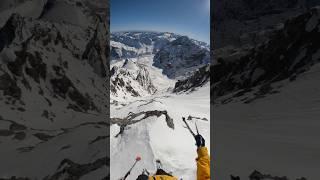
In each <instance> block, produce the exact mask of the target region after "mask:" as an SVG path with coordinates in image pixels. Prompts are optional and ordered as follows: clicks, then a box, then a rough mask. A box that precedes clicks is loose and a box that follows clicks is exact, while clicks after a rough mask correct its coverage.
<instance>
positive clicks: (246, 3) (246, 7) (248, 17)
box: [212, 0, 320, 48]
mask: <svg viewBox="0 0 320 180" xmlns="http://www.w3.org/2000/svg"><path fill="white" fill-rule="evenodd" d="M214 4H215V6H213V9H214V10H213V18H212V19H213V21H214V26H215V27H214V30H215V33H214V39H215V43H214V46H215V48H221V47H225V46H230V45H232V46H235V47H241V46H255V45H257V44H259V43H261V42H263V41H265V40H267V39H268V37H269V35H270V33H272V31H274V30H276V29H279V28H281V27H282V26H283V23H284V22H285V21H286V20H287V19H288V18H290V17H293V16H296V15H299V14H301V13H304V12H306V11H307V10H308V9H309V8H311V7H313V6H315V5H319V4H320V2H319V1H313V0H267V1H263V0H254V1H250V0H235V1H230V0H222V1H216V2H215V3H214Z"/></svg>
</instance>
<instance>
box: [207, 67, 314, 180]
mask: <svg viewBox="0 0 320 180" xmlns="http://www.w3.org/2000/svg"><path fill="white" fill-rule="evenodd" d="M319 75H320V66H319V64H317V65H315V66H313V67H312V68H311V70H309V71H307V72H305V73H303V75H301V76H300V77H298V78H297V79H296V81H293V82H289V81H287V80H285V81H281V82H279V83H278V84H277V85H282V86H283V87H282V88H281V89H280V92H279V93H276V94H271V95H268V96H266V97H265V98H262V99H258V100H255V101H253V102H252V103H247V104H246V103H243V102H241V100H240V99H242V98H245V97H250V96H252V95H253V94H252V93H248V94H246V95H245V96H242V97H239V98H236V99H237V100H236V99H235V100H234V102H231V103H227V104H220V103H218V104H215V105H214V107H213V114H214V117H215V121H214V128H213V131H214V135H215V136H214V140H213V142H214V147H215V148H214V152H215V154H214V156H215V164H216V166H215V169H214V171H215V177H216V178H217V179H229V178H230V174H233V175H239V176H240V177H241V179H247V177H248V176H249V174H250V173H251V172H252V171H253V170H255V169H256V170H258V171H260V172H263V173H267V174H272V175H273V176H287V177H288V178H289V179H296V178H299V177H305V178H307V179H308V180H317V179H319V173H318V170H319V161H320V158H319V157H320V153H319V152H320V143H319V142H318V141H317V139H318V138H319V137H320V131H319V128H320V122H319V116H320V109H319V107H320V106H319V105H320V104H319V102H320V99H319V97H320V93H319V92H320V91H319V90H320V87H319V81H320V79H319V77H320V76H319ZM221 98H225V97H221ZM221 98H217V100H220V99H221Z"/></svg>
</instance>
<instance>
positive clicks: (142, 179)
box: [137, 174, 149, 180]
mask: <svg viewBox="0 0 320 180" xmlns="http://www.w3.org/2000/svg"><path fill="white" fill-rule="evenodd" d="M148 178H149V177H148V176H147V175H145V174H140V175H139V176H138V178H137V180H148Z"/></svg>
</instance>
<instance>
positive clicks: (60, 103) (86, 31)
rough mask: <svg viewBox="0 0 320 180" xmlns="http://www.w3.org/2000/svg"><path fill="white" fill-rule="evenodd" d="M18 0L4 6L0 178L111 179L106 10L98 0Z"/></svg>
mask: <svg viewBox="0 0 320 180" xmlns="http://www.w3.org/2000/svg"><path fill="white" fill-rule="evenodd" d="M19 2H20V3H16V4H12V5H11V6H9V5H8V6H3V7H4V9H1V11H0V14H1V15H3V16H2V19H1V20H3V19H4V17H6V15H7V14H8V13H9V15H10V16H8V18H7V19H5V22H4V23H3V26H1V29H0V84H1V85H0V112H1V113H0V141H1V143H0V154H1V155H2V157H4V159H3V161H4V162H8V163H6V164H2V165H0V178H9V179H10V178H11V177H14V176H15V177H25V178H26V179H80V178H83V177H88V178H91V179H103V178H106V177H107V176H108V175H107V169H108V167H107V161H108V157H107V154H106V152H105V147H106V146H107V141H106V137H105V136H106V129H108V124H107V117H108V109H109V108H108V104H109V100H108V98H109V95H108V91H109V90H108V89H109V86H108V83H107V81H106V78H107V76H108V70H109V68H108V67H107V63H106V62H107V59H108V52H109V51H108V50H109V47H108V43H107V42H108V28H109V27H108V26H109V25H108V18H107V17H106V16H105V15H106V14H105V13H106V12H103V11H102V10H98V9H99V8H102V7H98V6H97V5H98V4H95V1H92V2H91V1H90V2H89V1H72V0H65V1H43V2H44V5H43V6H39V4H37V1H19ZM1 3H9V2H4V1H2V2H1ZM97 3H98V1H97ZM99 3H100V2H99ZM106 4H107V2H106ZM37 8H40V9H39V12H40V13H36V14H37V16H35V14H29V12H32V11H33V10H34V9H37ZM65 8H70V12H73V13H78V14H72V13H71V14H68V13H62V12H61V10H63V9H65ZM104 8H108V7H107V6H105V7H104ZM37 10H38V9H37ZM12 12H16V13H12ZM37 12H38V11H37ZM102 12H103V13H102ZM10 13H11V14H10ZM62 15H63V16H62ZM82 15H83V16H84V17H86V18H87V20H88V21H87V20H84V21H85V22H86V23H81V21H80V19H78V20H79V21H73V20H74V18H79V17H82ZM75 16H76V17H75ZM71 20H72V22H74V23H70V21H71ZM79 137H81V138H79ZM95 139H96V140H95ZM3 155H5V156H3ZM44 164H45V166H44ZM97 172H101V173H97Z"/></svg>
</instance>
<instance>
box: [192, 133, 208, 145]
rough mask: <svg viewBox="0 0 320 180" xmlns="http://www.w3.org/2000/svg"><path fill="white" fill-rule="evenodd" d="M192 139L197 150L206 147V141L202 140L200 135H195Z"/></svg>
mask: <svg viewBox="0 0 320 180" xmlns="http://www.w3.org/2000/svg"><path fill="white" fill-rule="evenodd" d="M194 138H195V140H196V145H197V147H198V148H199V147H204V146H205V145H206V141H205V140H204V138H203V137H202V136H201V135H200V134H198V135H196V136H195V137H194Z"/></svg>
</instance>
